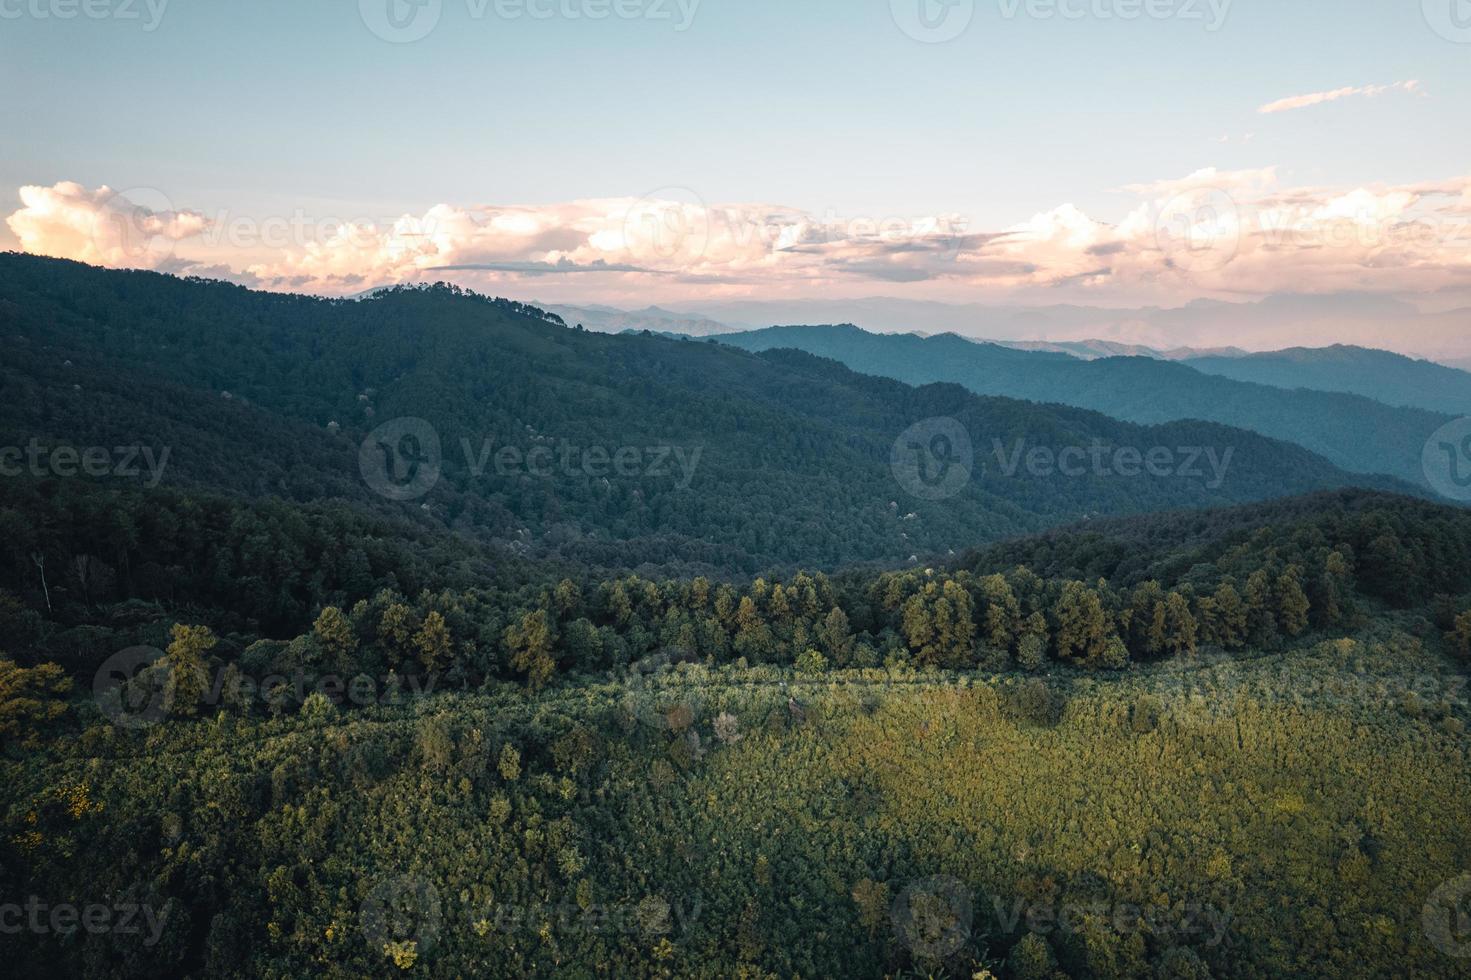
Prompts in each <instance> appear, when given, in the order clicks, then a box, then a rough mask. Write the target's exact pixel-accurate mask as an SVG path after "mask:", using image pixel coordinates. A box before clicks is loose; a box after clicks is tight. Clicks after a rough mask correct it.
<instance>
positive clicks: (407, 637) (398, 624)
mask: <svg viewBox="0 0 1471 980" xmlns="http://www.w3.org/2000/svg"><path fill="white" fill-rule="evenodd" d="M378 636H379V637H380V638H381V639H382V640H383V642H384V643H385V644H386V645H387V646H388V648H389V650H390V651H391V653H392V657H391V658H390V659H391V661H392V662H393V663H395V664H397V663H399V662H400V661H402V660H403V659H404V658H405V657H407V656H410V644H411V643H412V641H413V637H414V611H413V610H412V609H410V608H409V607H408V606H406V605H404V604H403V603H401V602H395V603H392V604H390V605H389V607H388V608H387V609H385V610H383V617H382V618H381V619H380V620H379V621H378Z"/></svg>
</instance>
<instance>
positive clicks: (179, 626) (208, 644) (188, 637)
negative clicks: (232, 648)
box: [164, 623, 219, 715]
mask: <svg viewBox="0 0 1471 980" xmlns="http://www.w3.org/2000/svg"><path fill="white" fill-rule="evenodd" d="M170 635H171V636H172V637H173V639H172V641H171V642H170V643H169V647H168V650H167V651H166V654H167V655H166V657H165V659H164V662H165V663H166V664H167V665H168V682H167V683H168V686H167V688H166V697H167V698H168V701H167V703H168V704H169V705H170V706H171V708H172V710H173V711H176V712H178V713H179V714H181V715H192V714H194V713H195V712H197V711H198V710H199V703H200V701H201V700H203V698H204V694H205V692H206V691H207V690H209V676H208V672H207V670H206V668H205V657H206V656H207V655H208V653H209V651H211V650H213V649H214V648H215V644H216V643H218V642H219V641H218V640H217V639H215V635H214V632H213V631H212V630H211V629H210V628H209V627H208V626H186V625H184V624H183V623H175V624H174V627H173V629H172V631H171V633H170Z"/></svg>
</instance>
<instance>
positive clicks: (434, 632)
mask: <svg viewBox="0 0 1471 980" xmlns="http://www.w3.org/2000/svg"><path fill="white" fill-rule="evenodd" d="M414 649H415V651H416V652H417V653H418V655H419V663H421V664H423V665H424V669H425V670H426V671H428V672H429V673H431V674H432V673H434V672H435V671H437V670H439V669H440V668H441V667H443V666H444V665H445V664H447V663H449V660H450V657H451V656H452V655H453V652H454V643H453V641H452V640H451V639H450V635H449V626H448V625H447V624H446V623H445V621H444V616H443V615H441V614H440V612H439V610H438V609H435V610H432V611H430V613H429V615H427V616H425V617H424V625H423V626H421V627H419V632H417V633H415V634H414Z"/></svg>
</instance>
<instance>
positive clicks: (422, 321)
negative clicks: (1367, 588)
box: [0, 254, 1396, 574]
mask: <svg viewBox="0 0 1471 980" xmlns="http://www.w3.org/2000/svg"><path fill="white" fill-rule="evenodd" d="M0 335H3V336H4V337H5V342H6V345H7V349H8V354H7V357H6V358H5V361H4V363H3V365H0V396H3V407H0V442H3V443H4V444H8V445H12V446H17V447H25V446H27V445H28V444H30V443H31V442H32V440H39V441H40V443H41V445H42V446H43V448H44V447H53V446H66V445H69V446H74V447H77V446H80V447H88V446H109V447H114V446H138V445H141V446H143V447H148V448H149V449H150V450H151V451H152V452H154V453H155V454H156V455H157V456H159V457H160V458H161V457H162V454H163V453H164V452H165V451H167V452H168V454H169V455H168V459H167V466H166V467H162V468H161V473H160V474H159V480H160V481H161V482H162V483H163V484H165V485H169V486H174V487H178V488H205V489H213V490H222V491H228V492H232V493H238V494H243V495H246V496H250V497H260V496H279V497H282V498H285V499H287V500H295V501H320V500H324V499H335V500H341V501H344V502H347V503H349V504H351V505H353V506H356V507H365V508H369V509H372V510H375V511H377V512H378V513H380V514H383V515H390V516H393V517H396V518H398V519H400V520H407V521H412V522H414V523H416V524H419V525H421V526H425V527H432V528H440V529H445V528H448V529H453V530H454V531H455V532H456V533H458V534H461V535H463V536H465V537H467V538H471V539H474V540H477V541H478V542H479V543H481V544H482V545H485V546H487V547H490V548H491V549H492V550H493V551H498V552H500V553H505V554H515V555H523V556H529V557H538V558H548V557H556V558H565V559H567V560H571V561H577V562H582V563H587V564H592V565H595V566H600V567H606V568H639V567H646V568H649V569H664V570H681V569H682V570H685V571H689V572H691V573H693V572H699V571H705V572H708V573H712V574H723V573H738V574H749V573H752V572H754V571H757V570H760V569H762V568H768V567H774V566H785V567H790V566H793V565H796V564H799V563H800V564H805V565H807V566H809V567H838V566H840V565H843V564H846V563H849V562H853V561H884V562H895V561H904V560H907V559H908V558H909V557H910V556H911V555H922V554H925V553H930V552H941V553H943V552H945V551H948V550H949V549H951V548H954V547H957V546H959V547H964V546H968V545H973V544H977V543H981V542H984V541H988V540H995V539H998V538H1000V537H1004V536H1008V535H1014V534H1018V533H1023V532H1027V531H1033V530H1038V529H1041V528H1044V527H1048V526H1051V525H1054V524H1057V523H1060V522H1065V521H1067V520H1071V519H1077V518H1080V517H1083V516H1087V515H1092V514H1124V513H1139V512H1144V511H1148V510H1153V509H1159V508H1181V507H1206V506H1212V505H1221V504H1230V503H1240V502H1245V501H1251V500H1260V499H1265V498H1269V497H1272V496H1278V495H1282V494H1289V493H1301V492H1307V491H1311V490H1315V489H1323V488H1330V487H1342V486H1347V485H1353V484H1363V485H1370V486H1379V487H1386V488H1387V487H1393V486H1396V484H1394V482H1393V481H1389V480H1383V479H1377V478H1370V477H1362V476H1352V475H1349V474H1347V473H1345V472H1343V471H1341V470H1338V469H1336V468H1335V467H1334V466H1332V465H1330V464H1328V463H1327V462H1325V461H1324V460H1322V459H1320V458H1317V457H1315V456H1313V455H1311V454H1310V453H1308V452H1306V451H1304V450H1302V449H1300V448H1298V447H1296V446H1291V445H1287V444H1284V443H1280V442H1275V441H1273V440H1270V439H1265V438H1261V437H1259V436H1257V435H1254V434H1251V433H1247V432H1243V431H1239V430H1233V429H1229V428H1226V427H1223V426H1220V425H1214V424H1209V423H1197V422H1185V423H1182V422H1176V423H1171V424H1169V425H1164V426H1158V427H1144V426H1139V425H1134V424H1130V423H1125V422H1118V421H1115V420H1113V419H1110V418H1107V417H1105V416H1102V415H1098V414H1094V413H1092V412H1087V411H1080V410H1077V409H1071V408H1065V407H1060V406H1055V405H1051V406H1039V405H1032V404H1027V403H1024V402H1020V401H1013V400H1009V399H1004V398H987V397H978V396H976V395H973V394H970V393H968V392H966V391H965V390H963V389H962V388H960V387H958V386H954V385H932V386H926V387H923V388H919V389H915V388H911V387H908V386H906V385H904V384H899V383H895V382H894V381H891V380H885V379H882V378H875V377H868V376H865V375H861V374H857V373H854V372H853V371H851V370H848V369H846V368H844V367H842V366H840V365H838V364H836V363H834V362H831V361H823V360H819V359H817V358H813V357H811V356H808V355H803V354H798V353H794V352H772V353H767V354H763V355H760V356H752V355H751V354H748V353H745V352H742V351H738V350H735V349H733V348H731V347H727V346H723V345H716V344H712V343H699V342H694V341H677V340H670V339H666V338H659V337H649V336H606V335H601V334H596V333H590V332H585V331H577V330H572V329H568V328H567V327H566V326H565V325H563V324H562V323H561V322H560V321H559V320H557V319H556V318H554V317H548V316H547V315H545V314H542V313H540V311H536V310H533V309H531V308H529V307H525V306H521V305H520V304H514V303H509V302H506V301H493V300H488V299H486V298H483V297H479V296H475V295H473V294H466V293H463V292H461V291H460V290H457V289H454V288H452V287H436V288H424V289H404V290H397V291H391V292H388V293H384V294H381V295H378V296H376V297H374V298H370V299H367V300H361V301H341V300H324V299H316V298H311V297H304V296H291V295H280V294H271V293H260V292H253V291H250V290H247V289H243V288H240V287H236V286H232V285H228V284H223V283H217V282H205V281H198V280H193V281H190V280H180V279H176V278H171V277H167V276H161V275H157V274H154V273H147V272H120V271H105V270H100V269H94V268H90V267H87V266H83V265H79V264H76V263H69V262H60V261H56V260H50V259H42V258H36V257H31V256H23V255H16V254H9V255H4V256H0ZM1013 353H1014V352H1013ZM1017 356H1024V355H1017ZM402 417H413V418H418V419H423V420H426V421H427V423H428V424H429V428H430V430H431V435H432V437H433V438H434V439H435V440H437V442H438V452H437V453H436V454H435V460H434V462H437V463H438V464H439V478H438V480H437V481H434V482H432V485H430V486H428V487H427V488H426V489H425V492H424V493H423V494H422V495H421V496H414V497H413V498H412V499H387V498H385V496H384V495H382V494H380V493H375V492H374V489H373V488H372V487H371V486H370V485H369V483H368V482H367V481H365V479H364V476H363V473H362V465H363V460H362V458H361V457H360V450H361V449H362V447H363V444H364V441H365V438H367V437H368V435H369V433H371V432H373V431H374V430H375V428H376V427H378V426H379V425H381V424H382V423H384V422H385V421H387V420H393V419H397V418H402ZM937 418H939V419H954V420H957V422H958V423H959V424H960V425H961V426H962V427H963V428H964V430H965V431H966V433H967V434H968V435H969V437H970V439H971V440H972V442H973V444H974V450H975V452H976V454H977V458H976V465H975V467H974V473H973V476H972V478H971V479H969V480H966V481H964V482H963V483H962V484H961V485H959V486H958V487H957V488H956V489H955V491H954V493H953V495H950V496H947V497H946V498H945V499H940V500H936V499H929V498H928V497H927V496H926V495H925V494H924V493H921V494H919V495H915V494H913V493H908V492H906V489H905V487H904V486H903V485H902V483H901V481H899V480H897V479H896V476H895V472H894V469H893V466H892V463H893V459H892V457H893V455H894V453H895V452H896V448H895V447H896V442H897V441H898V440H899V438H900V436H901V435H904V434H905V433H906V432H909V431H912V427H913V426H915V425H916V424H919V423H924V422H926V420H933V419H937ZM375 438H376V437H375ZM921 441H922V440H921ZM1095 444H1096V445H1101V446H1106V447H1109V449H1110V451H1111V450H1112V449H1114V448H1116V447H1128V448H1129V449H1131V450H1133V451H1137V452H1139V453H1148V452H1149V451H1150V449H1152V448H1154V447H1165V448H1167V449H1169V450H1170V451H1171V452H1172V453H1174V452H1175V451H1177V450H1179V449H1181V448H1188V447H1194V449H1195V452H1194V454H1193V455H1189V454H1182V455H1181V456H1179V457H1178V461H1179V462H1180V463H1181V464H1182V465H1181V466H1180V467H1179V469H1178V470H1170V471H1168V472H1165V473H1164V475H1159V474H1156V473H1150V472H1141V473H1139V474H1138V475H1131V476H1127V477H1124V478H1120V477H1119V476H1117V475H1116V474H1114V473H1104V474H1102V475H1100V474H1099V472H1097V471H1096V469H1095V468H1093V467H1091V466H1089V467H1085V468H1084V471H1083V472H1081V473H1079V474H1077V475H1075V476H1074V475H1069V476H1062V475H1060V474H1059V472H1058V471H1057V469H1056V468H1047V467H1044V468H1043V469H1042V470H1040V471H1037V470H1034V469H1033V468H1031V467H1029V466H1022V467H1020V469H1018V468H1017V467H1016V464H1015V461H1016V460H1017V459H1018V457H1017V455H1016V452H1015V450H1016V449H1017V447H1022V448H1023V449H1025V450H1028V451H1030V450H1031V449H1034V448H1038V447H1041V448H1043V449H1045V450H1047V451H1049V452H1051V453H1054V454H1055V453H1058V452H1059V451H1061V450H1063V449H1066V448H1068V447H1092V446H1094V445H1095ZM370 447H371V448H372V449H373V451H377V450H378V449H379V448H381V447H380V446H378V445H377V443H376V442H370ZM907 448H909V446H908V444H907V443H906V444H904V445H901V449H907ZM926 448H927V447H925V446H921V449H926ZM1201 450H1204V451H1206V452H1207V453H1210V454H1214V456H1215V459H1216V460H1217V462H1218V463H1227V465H1226V466H1223V467H1221V468H1219V469H1218V470H1216V471H1213V470H1212V468H1211V467H1210V466H1208V465H1207V461H1208V458H1209V457H1208V456H1206V455H1202V453H1201V452H1200V451H1201ZM423 451H425V452H429V450H428V448H427V447H423ZM503 451H508V452H509V453H510V456H509V457H506V458H508V459H509V460H510V463H509V464H506V465H503V463H504V459H503V457H502V456H501V453H502V452H503ZM620 452H621V453H625V454H626V457H623V458H624V459H625V461H626V462H627V464H628V465H627V467H626V468H624V469H617V468H615V467H614V465H613V461H614V460H615V459H619V458H620V457H619V454H620ZM1228 452H1229V453H1230V457H1229V461H1228V462H1227V459H1226V454H1227V453H1228ZM1187 458H1188V459H1191V460H1192V461H1193V462H1192V464H1191V467H1190V470H1191V472H1190V473H1186V472H1185V469H1186V467H1185V466H1184V465H1183V464H1184V463H1185V461H1186V459H1187ZM533 461H535V465H533ZM1008 462H1010V464H1011V465H1010V469H1009V471H1008V466H1007V465H1005V464H1007V463H1008ZM43 468H44V467H43ZM1136 469H1137V467H1136ZM42 475H45V474H42Z"/></svg>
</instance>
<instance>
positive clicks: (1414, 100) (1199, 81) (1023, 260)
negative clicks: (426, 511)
mask: <svg viewBox="0 0 1471 980" xmlns="http://www.w3.org/2000/svg"><path fill="white" fill-rule="evenodd" d="M0 78H3V80H4V81H5V82H6V83H7V89H8V91H9V92H11V93H12V94H11V97H10V98H8V99H6V100H4V102H3V104H0V133H3V134H4V137H5V139H4V143H5V147H6V149H5V152H4V153H3V154H0V216H3V217H4V218H5V220H4V222H3V224H0V248H19V249H23V250H26V251H32V252H38V253H44V254H51V255H59V256H64V257H68V258H76V259H80V260H82V261H87V262H92V263H94V264H103V265H111V266H139V267H150V268H157V269H161V270H164V271H172V272H179V273H188V274H198V275H207V276H215V277H221V278H229V279H232V280H234V281H238V282H244V283H247V284H250V285H254V286H259V287H261V288H270V289H284V290H297V291H307V292H318V293H328V294H338V295H341V294H348V295H350V294H355V293H357V292H361V291H363V290H366V289H369V288H372V287H377V286H381V285H386V284H390V283H394V282H404V281H421V280H426V279H427V280H434V279H453V280H455V281H459V282H462V283H464V284H465V285H468V286H471V287H473V288H477V289H481V290H483V291H487V292H492V293H496V294H500V295H509V296H514V297H517V298H523V299H529V298H538V299H543V300H546V301H554V302H564V303H579V302H580V303H594V302H596V303H606V304H609V305H615V306H622V307H627V308H636V307H641V306H647V305H650V304H666V305H667V304H683V305H685V306H689V305H691V304H695V305H698V303H699V302H700V301H702V300H706V299H708V300H710V301H712V302H713V301H716V300H736V299H770V298H784V299H797V298H803V297H821V298H832V297H866V296H893V297H901V298H908V299H926V300H940V301H945V302H954V303H962V302H963V303H988V302H995V303H1010V304H1039V305H1040V304H1053V303H1086V304H1092V305H1099V306H1111V307H1121V308H1122V307H1129V306H1137V305H1160V306H1176V305H1182V304H1185V303H1188V302H1189V301H1191V300H1193V299H1199V298H1214V299H1229V300H1238V301H1246V300H1252V299H1257V298H1260V297H1262V296H1266V295H1270V294H1274V293H1283V292H1302V293H1321V294H1337V293H1356V292H1371V293H1380V294H1384V295H1386V296H1394V297H1397V298H1400V299H1405V300H1408V301H1410V302H1413V303H1414V304H1415V305H1417V306H1419V307H1420V308H1422V309H1425V310H1427V311H1432V312H1435V311H1441V310H1448V309H1456V308H1459V307H1471V127H1468V126H1467V125H1466V106H1467V104H1468V102H1471V0H1398V2H1394V3H1384V2H1380V0H1352V2H1344V0H1337V2H1329V0H1292V2H1283V0H800V2H799V0H294V2H285V0H253V2H251V3H222V2H203V0H0Z"/></svg>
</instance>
